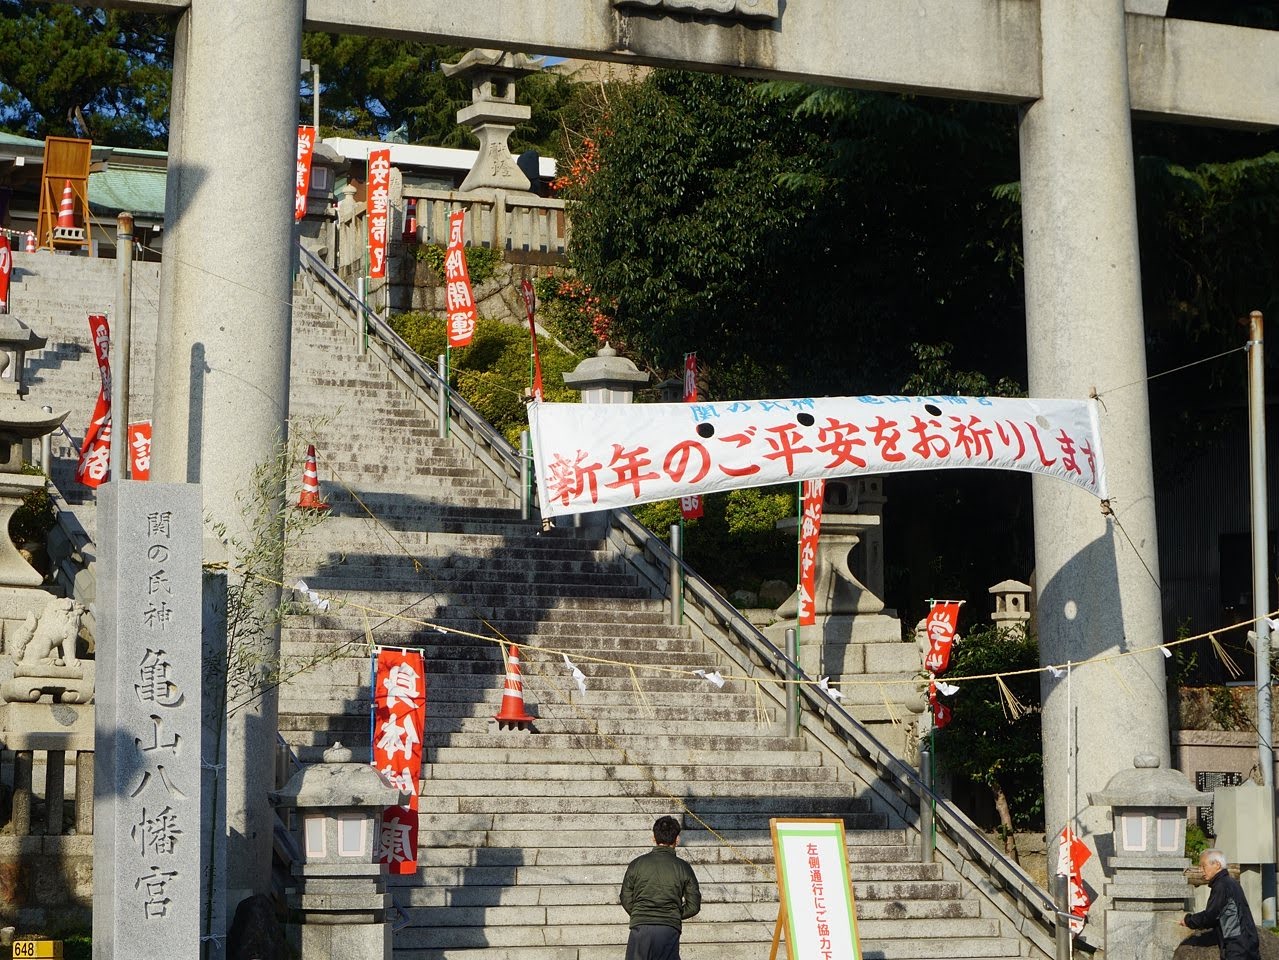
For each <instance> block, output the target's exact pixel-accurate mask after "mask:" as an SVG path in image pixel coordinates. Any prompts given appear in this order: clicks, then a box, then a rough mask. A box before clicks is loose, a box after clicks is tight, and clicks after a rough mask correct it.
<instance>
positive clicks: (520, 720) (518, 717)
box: [493, 644, 533, 730]
mask: <svg viewBox="0 0 1279 960" xmlns="http://www.w3.org/2000/svg"><path fill="white" fill-rule="evenodd" d="M493 719H494V720H496V721H497V726H498V729H500V730H505V729H507V727H508V726H509V727H511V728H513V729H516V730H532V729H533V718H532V717H530V716H529V715H528V714H527V713H526V712H525V710H524V681H523V679H521V677H520V648H519V647H517V646H515V644H511V653H510V655H509V656H508V657H507V658H506V687H505V689H504V690H503V691H502V709H501V710H499V711H498V714H497V716H496V717H494V718H493Z"/></svg>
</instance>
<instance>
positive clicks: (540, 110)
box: [301, 33, 576, 156]
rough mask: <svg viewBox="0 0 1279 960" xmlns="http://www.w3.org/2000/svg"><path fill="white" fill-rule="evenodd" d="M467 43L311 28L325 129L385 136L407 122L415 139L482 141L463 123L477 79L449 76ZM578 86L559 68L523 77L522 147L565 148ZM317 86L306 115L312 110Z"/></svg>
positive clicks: (518, 148)
mask: <svg viewBox="0 0 1279 960" xmlns="http://www.w3.org/2000/svg"><path fill="white" fill-rule="evenodd" d="M463 53H465V50H463V49H461V48H457V47H447V46H438V45H434V44H425V43H415V42H413V41H409V40H398V39H394V38H389V37H364V36H355V35H351V34H342V35H338V34H327V33H314V34H307V35H306V37H304V38H303V41H302V55H303V56H304V57H306V58H308V59H309V60H311V61H312V62H314V63H318V64H319V65H320V124H321V127H322V128H323V132H324V134H325V135H326V136H327V135H330V134H340V135H345V136H354V137H365V138H368V139H374V140H376V139H381V138H382V137H385V136H386V135H388V134H390V133H391V132H392V131H394V130H397V129H399V128H400V127H401V126H403V127H405V128H406V129H405V139H406V141H407V142H408V143H421V144H430V145H432V146H440V147H466V148H474V147H475V146H476V141H475V138H474V137H473V136H472V135H471V133H470V132H469V131H468V130H466V129H464V128H462V127H459V126H458V125H457V111H458V110H460V109H461V108H462V107H465V106H467V105H468V104H469V103H470V102H471V85H470V83H469V82H468V81H466V80H463V79H461V78H458V77H446V76H445V75H444V73H443V72H442V71H441V70H440V64H442V63H456V62H457V61H458V60H460V59H461V58H462V54H463ZM575 91H576V88H575V86H574V85H573V84H571V83H569V82H568V81H567V80H565V79H564V78H563V77H561V76H559V75H557V74H550V73H543V74H537V75H534V76H530V77H525V78H524V79H522V80H520V81H519V82H518V83H517V84H516V86H515V93H516V99H517V100H518V101H519V102H520V103H523V104H528V105H529V106H531V107H532V110H533V115H532V117H531V118H530V119H529V120H528V121H526V122H525V123H522V124H520V125H519V126H518V127H516V129H515V133H514V134H513V135H512V137H511V149H512V150H513V151H514V152H515V153H517V154H518V153H521V152H523V151H524V150H537V151H539V152H540V153H542V154H545V155H547V156H555V155H557V154H558V153H559V146H560V142H561V140H560V136H561V134H560V129H561V119H562V115H563V114H564V112H565V111H566V110H567V109H568V105H569V103H570V102H571V101H572V99H573V97H574V95H575ZM309 97H310V91H309V90H308V92H307V94H306V99H307V102H306V103H305V104H304V105H303V106H302V108H301V109H302V116H304V117H307V116H310V112H309V111H310V109H311V108H310V103H309Z"/></svg>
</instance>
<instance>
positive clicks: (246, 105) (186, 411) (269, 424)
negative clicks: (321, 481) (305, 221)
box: [152, 0, 305, 909]
mask: <svg viewBox="0 0 1279 960" xmlns="http://www.w3.org/2000/svg"><path fill="white" fill-rule="evenodd" d="M304 6H305V4H304V0H269V2H266V3H263V2H261V0H191V2H190V5H189V7H188V8H187V9H186V10H185V11H184V12H183V13H182V16H181V19H180V20H179V22H178V30H177V43H176V47H175V50H174V68H173V99H172V107H171V116H172V123H171V128H170V133H169V178H168V188H167V195H166V198H165V211H166V214H165V244H164V246H165V249H164V271H163V274H162V277H161V293H160V322H159V333H158V342H157V345H156V370H155V413H154V416H155V448H154V453H153V457H152V470H153V471H154V474H153V476H154V478H155V479H156V480H159V481H161V482H173V483H199V484H201V485H202V486H203V494H204V512H205V514H206V516H208V517H209V518H211V519H212V520H213V521H215V522H222V523H225V524H226V525H227V528H228V533H229V534H230V535H231V536H239V537H251V536H252V531H249V530H245V529H244V522H243V519H242V513H241V511H242V507H241V505H240V504H238V503H237V502H236V497H237V495H239V494H248V495H250V496H251V495H252V491H250V490H249V489H248V488H249V487H250V486H251V481H250V479H249V478H250V477H251V476H252V475H253V471H254V468H255V467H257V466H258V465H259V464H262V463H264V462H267V461H270V460H271V459H272V458H273V457H274V456H275V454H276V447H277V444H278V443H279V441H281V440H282V439H283V438H284V437H285V436H286V433H287V418H288V405H289V339H290V324H291V321H292V293H293V291H292V267H293V262H294V256H295V254H294V226H293V202H294V198H293V192H294V168H295V165H296V143H297V124H298V117H297V109H298V108H297V94H298V63H299V57H300V52H301V43H302V15H303V8H304ZM204 557H205V560H206V561H209V560H224V559H229V558H228V557H227V556H226V548H225V547H224V546H223V544H222V543H221V542H220V541H219V540H217V539H216V538H214V537H212V536H211V535H210V531H209V529H208V527H207V525H206V530H205V551H204ZM230 576H231V577H234V576H235V573H234V571H232V572H231V574H230ZM276 576H277V578H278V573H277V574H276ZM265 603H266V604H267V605H274V601H273V600H272V599H271V598H270V597H269V596H268V598H267V599H266V601H265ZM278 652H279V634H278V632H276V633H275V634H274V635H270V634H268V635H267V636H265V637H263V638H262V640H261V644H260V649H259V650H258V651H257V653H258V654H260V656H262V657H263V658H269V657H271V656H272V655H275V654H278ZM276 702H277V698H276V695H275V692H274V691H273V690H271V691H268V692H267V693H266V694H265V695H264V696H263V697H262V698H261V699H260V700H258V701H256V702H255V703H253V704H252V705H251V706H249V707H248V708H247V709H242V710H239V711H237V712H236V713H235V715H234V716H233V717H232V718H231V719H230V721H229V725H228V729H227V771H226V779H225V783H226V788H227V827H228V831H229V838H228V848H227V860H228V864H229V867H230V872H229V875H228V878H227V887H228V891H229V898H228V903H229V905H230V906H231V907H232V909H233V908H234V904H235V903H236V901H237V896H236V895H237V894H240V895H243V894H246V893H253V892H264V893H265V892H269V890H268V887H269V883H270V873H271V840H272V830H273V817H274V814H273V812H272V810H271V808H270V806H269V805H268V802H267V792H268V791H269V790H270V789H271V788H272V787H273V786H274V782H273V777H274V768H273V758H274V756H275V738H276V727H277V724H276Z"/></svg>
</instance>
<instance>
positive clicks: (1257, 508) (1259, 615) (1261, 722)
mask: <svg viewBox="0 0 1279 960" xmlns="http://www.w3.org/2000/svg"><path fill="white" fill-rule="evenodd" d="M1248 460H1249V466H1250V468H1251V469H1250V475H1251V480H1252V483H1251V485H1252V615H1253V617H1254V618H1255V624H1254V626H1253V631H1254V638H1255V639H1254V642H1253V651H1254V653H1255V655H1256V660H1255V662H1256V668H1257V681H1256V688H1257V765H1258V767H1259V768H1260V770H1261V782H1262V785H1263V786H1265V787H1266V788H1267V791H1266V796H1267V800H1268V803H1269V806H1270V809H1271V810H1272V811H1273V809H1274V802H1275V797H1274V794H1275V756H1274V748H1273V747H1272V746H1271V744H1270V740H1271V737H1272V730H1273V728H1272V726H1271V716H1270V712H1271V710H1270V708H1271V697H1270V621H1269V619H1268V614H1269V613H1270V521H1269V517H1268V515H1267V514H1268V510H1267V504H1266V368H1265V327H1264V324H1263V318H1262V315H1261V311H1259V310H1254V311H1253V312H1252V313H1251V314H1250V315H1249V317H1248ZM1267 823H1268V825H1269V829H1270V831H1271V835H1272V837H1273V834H1274V828H1275V823H1274V816H1273V814H1268V815H1267ZM1261 919H1262V922H1263V923H1264V924H1266V925H1267V926H1274V923H1275V865H1274V863H1273V862H1272V863H1269V864H1262V870H1261Z"/></svg>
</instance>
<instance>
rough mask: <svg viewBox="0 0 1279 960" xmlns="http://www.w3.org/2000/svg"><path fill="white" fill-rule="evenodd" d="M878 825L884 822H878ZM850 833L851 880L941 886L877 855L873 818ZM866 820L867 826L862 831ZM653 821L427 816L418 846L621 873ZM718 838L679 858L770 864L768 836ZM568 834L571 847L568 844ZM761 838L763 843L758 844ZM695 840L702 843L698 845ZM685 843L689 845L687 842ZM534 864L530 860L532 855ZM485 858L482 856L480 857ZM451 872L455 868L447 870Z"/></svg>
mask: <svg viewBox="0 0 1279 960" xmlns="http://www.w3.org/2000/svg"><path fill="white" fill-rule="evenodd" d="M880 819H882V818H880ZM846 820H848V821H851V823H849V826H850V828H851V829H850V831H849V832H850V833H856V834H857V839H858V840H859V841H861V843H860V844H857V845H854V847H853V848H852V849H856V850H857V851H858V852H857V854H856V856H855V857H854V859H855V861H856V862H857V864H858V867H857V870H856V872H855V875H856V877H857V878H858V879H860V880H892V881H906V880H942V879H944V877H943V875H942V869H941V865H940V864H932V863H929V864H922V863H914V862H909V860H907V857H906V855H907V853H908V851H907V849H906V848H905V847H904V846H901V847H893V848H892V850H893V852H894V853H900V854H902V856H900V857H896V858H895V859H894V860H893V861H891V862H884V861H882V860H880V859H878V858H879V855H880V852H881V851H882V850H883V849H884V848H885V847H887V846H889V845H888V844H884V843H880V842H877V841H879V840H881V839H884V838H886V837H888V836H889V831H887V830H880V829H878V827H880V826H882V824H877V823H876V822H875V821H876V817H875V815H874V814H853V815H850V816H849V817H847V818H846ZM863 820H865V821H867V822H868V825H866V826H862V825H861V822H862V821H863ZM651 827H652V821H650V822H649V823H648V824H646V825H644V826H642V827H639V828H638V829H635V830H629V831H621V830H612V831H610V830H603V829H601V830H566V831H562V830H556V829H544V830H533V829H529V830H446V829H443V828H441V827H440V825H439V824H438V823H437V822H436V821H435V819H434V817H433V816H432V815H429V814H422V816H421V833H420V834H419V837H420V839H419V843H420V845H421V847H422V848H423V850H445V849H450V848H452V849H457V850H460V851H462V859H463V863H468V861H467V860H466V858H467V857H473V858H474V859H472V860H471V861H469V863H472V864H475V865H482V866H489V867H495V866H561V865H563V864H566V863H581V864H583V865H604V864H614V865H619V866H621V867H625V866H626V864H628V863H630V862H631V861H632V860H633V859H635V858H636V857H638V856H639V855H640V854H642V853H647V852H648V851H649V850H650V849H652V845H651V843H646V842H645V840H646V837H647V835H648V830H649V828H651ZM716 831H717V833H718V836H712V835H711V834H709V833H707V832H705V831H703V832H701V833H694V832H692V831H688V832H687V836H686V835H685V834H684V833H681V835H680V837H681V846H680V849H681V851H682V855H683V856H684V857H685V858H686V859H687V860H688V861H689V862H690V863H693V864H695V865H697V864H706V863H736V862H754V863H759V862H763V861H766V860H769V859H771V857H772V854H773V845H772V841H771V840H769V839H768V833H767V831H760V830H733V829H729V828H727V827H724V828H721V827H720V826H719V825H717V826H716ZM565 834H567V836H568V837H572V838H573V840H574V841H575V842H573V843H569V842H568V840H567V839H566V838H563V837H564V835H565ZM761 834H763V838H762V839H761V836H760V835H761ZM699 837H700V838H701V839H699ZM685 841H688V842H685ZM534 851H535V852H536V859H535V860H530V859H528V857H529V855H530V854H531V853H532V852H534ZM481 853H483V856H481ZM420 862H421V863H422V864H423V865H424V866H444V865H446V864H444V863H443V862H441V859H440V858H438V857H436V856H435V855H433V854H432V855H427V856H424V858H423V859H422V860H421V861H420ZM448 865H450V866H454V865H456V864H448Z"/></svg>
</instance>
